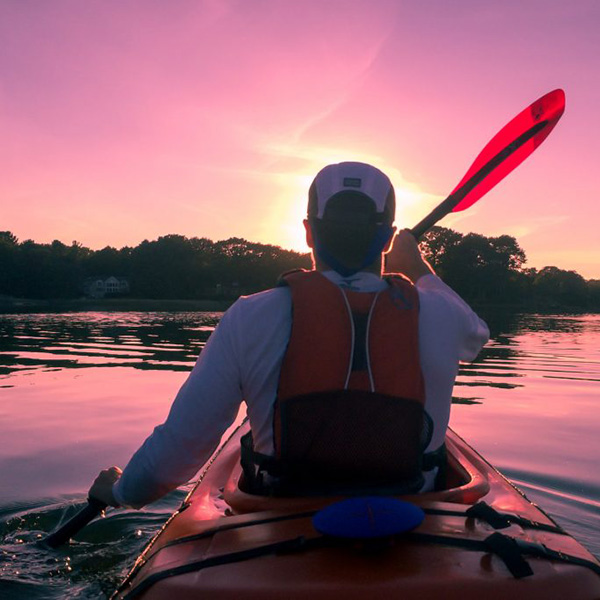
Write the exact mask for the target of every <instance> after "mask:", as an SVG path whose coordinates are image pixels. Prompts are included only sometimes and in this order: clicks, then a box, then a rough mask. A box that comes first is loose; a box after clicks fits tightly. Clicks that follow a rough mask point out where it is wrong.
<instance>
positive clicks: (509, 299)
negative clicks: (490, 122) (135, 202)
mask: <svg viewBox="0 0 600 600" xmlns="http://www.w3.org/2000/svg"><path fill="white" fill-rule="evenodd" d="M421 247H422V249H423V250H424V252H425V255H426V257H427V259H428V260H429V261H430V262H431V264H432V265H433V266H434V268H435V270H436V271H437V272H438V274H439V275H440V276H441V277H442V278H443V279H444V280H445V281H446V282H447V283H448V284H449V285H450V286H451V287H452V288H454V289H455V290H456V291H457V292H458V293H459V294H461V295H462V296H463V297H464V298H465V299H467V300H468V301H470V302H472V303H475V304H516V305H521V306H525V307H531V308H535V309H545V308H548V309H554V308H559V309H560V308H571V307H572V308H581V309H591V310H598V309H599V308H600V281H599V280H590V281H586V280H585V279H584V278H583V277H582V276H581V275H579V274H578V273H576V272H575V271H565V270H562V269H559V268H557V267H554V266H549V267H544V268H543V269H541V270H539V271H538V270H537V269H531V268H526V267H525V263H526V256H525V252H524V251H523V249H522V248H521V247H520V246H519V244H518V242H517V240H516V239H515V238H514V237H511V236H509V235H502V236H500V237H485V236H483V235H479V234H475V233H470V234H467V235H463V234H461V233H458V232H456V231H453V230H452V229H447V228H445V227H434V228H433V229H432V230H431V231H429V232H428V233H427V234H426V236H425V238H424V240H423V241H422V245H421ZM310 264H311V261H310V256H309V255H308V254H301V253H298V252H293V251H290V250H285V249H282V248H280V247H278V246H271V245H268V244H258V243H253V242H249V241H247V240H244V239H241V238H230V239H228V240H223V241H218V242H213V241H212V240H209V239H207V238H186V237H184V236H182V235H174V234H173V235H166V236H163V237H160V238H158V239H157V240H154V241H148V240H144V241H143V242H142V243H141V244H139V245H138V246H136V247H133V248H132V247H124V248H121V249H120V250H118V249H116V248H112V247H109V246H107V247H106V248H103V249H102V250H90V249H89V248H86V247H84V246H82V245H81V244H79V243H77V242H73V243H72V244H71V245H70V246H67V245H65V244H63V243H62V242H59V241H56V240H55V241H54V242H52V243H51V244H38V243H35V242H33V241H31V240H26V241H24V242H19V241H18V240H17V238H16V237H15V236H14V235H13V234H12V233H10V232H7V231H5V232H0V295H3V296H11V297H17V298H30V299H62V298H65V299H66V298H77V297H81V296H82V295H83V289H84V283H85V281H86V280H88V279H89V278H102V277H109V276H116V277H121V278H126V279H127V280H128V282H129V295H130V296H131V297H133V298H155V299H201V298H215V297H222V298H233V297H236V296H238V295H240V294H249V293H253V292H256V291H260V290H264V289H267V288H269V287H272V286H273V285H274V284H275V283H276V281H277V278H278V276H279V275H280V274H281V273H283V272H285V271H288V270H290V269H295V268H300V267H302V268H310Z"/></svg>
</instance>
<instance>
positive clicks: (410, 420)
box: [281, 390, 432, 491]
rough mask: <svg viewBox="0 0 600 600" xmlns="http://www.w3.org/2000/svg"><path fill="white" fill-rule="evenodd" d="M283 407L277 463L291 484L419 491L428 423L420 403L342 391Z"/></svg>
mask: <svg viewBox="0 0 600 600" xmlns="http://www.w3.org/2000/svg"><path fill="white" fill-rule="evenodd" d="M281 409H282V415H281V416H282V419H281V420H282V423H284V424H286V426H285V429H284V430H282V432H281V460H282V463H283V464H284V465H285V468H284V471H285V472H286V473H287V475H288V477H289V479H290V480H291V481H293V482H294V484H295V486H298V487H305V488H311V487H312V488H314V489H319V488H320V489H324V488H360V487H362V488H365V487H371V486H386V485H401V484H403V483H405V484H406V485H407V486H408V487H407V491H417V490H416V489H415V490H413V489H412V488H413V487H416V488H417V489H418V488H419V487H420V483H421V482H422V474H421V468H422V454H423V451H424V449H425V448H426V446H427V445H428V443H429V441H430V439H431V434H432V422H431V419H430V417H429V416H428V415H427V414H426V413H425V411H424V410H423V407H422V405H421V404H420V403H419V402H416V401H413V400H406V399H400V398H393V397H390V396H384V395H382V394H374V393H372V392H366V391H358V390H340V391H331V392H319V393H314V394H307V395H305V396H298V397H296V398H290V399H288V400H286V402H285V403H282V407H281ZM284 412H285V414H284ZM286 478H287V477H286Z"/></svg>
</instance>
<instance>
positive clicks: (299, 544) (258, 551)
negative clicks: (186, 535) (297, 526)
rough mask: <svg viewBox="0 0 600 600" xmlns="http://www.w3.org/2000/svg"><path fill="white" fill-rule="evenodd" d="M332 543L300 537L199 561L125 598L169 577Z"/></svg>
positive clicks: (156, 577)
mask: <svg viewBox="0 0 600 600" xmlns="http://www.w3.org/2000/svg"><path fill="white" fill-rule="evenodd" d="M331 543H332V542H331V541H330V540H329V539H328V538H325V537H317V538H311V539H306V538H305V537H304V536H299V537H296V538H292V539H289V540H284V541H282V542H276V543H274V544H266V545H264V546H257V547H255V548H250V549H248V550H242V551H240V552H232V553H230V554H223V555H221V556H213V557H211V558H205V559H203V560H198V561H195V562H191V563H187V564H185V565H179V566H178V567H173V568H171V569H165V570H164V571H158V572H156V573H153V574H152V575H149V576H148V577H146V578H145V579H144V580H142V582H141V583H140V584H138V585H137V586H135V587H134V588H133V589H131V590H130V591H129V592H127V593H126V594H125V596H123V598H124V600H130V599H131V598H137V597H138V596H139V595H140V594H141V593H143V592H145V591H146V590H147V589H148V588H149V587H151V586H152V585H154V584H155V583H156V582H158V581H161V580H163V579H167V578H169V577H175V576H176V575H183V574H185V573H192V572H196V571H201V570H202V569H207V568H209V567H218V566H221V565H227V564H231V563H236V562H242V561H246V560H251V559H253V558H259V557H261V556H268V555H269V554H288V553H293V552H299V551H302V550H309V549H314V548H322V547H325V546H328V545H331Z"/></svg>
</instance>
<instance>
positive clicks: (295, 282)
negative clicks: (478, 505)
mask: <svg viewBox="0 0 600 600" xmlns="http://www.w3.org/2000/svg"><path fill="white" fill-rule="evenodd" d="M394 216H395V196H394V188H393V186H392V183H391V181H390V180H389V178H388V177H387V176H386V175H385V174H384V173H382V172H381V171H380V170H379V169H376V168H375V167H373V166H371V165H367V164H364V163H356V162H346V163H340V164H335V165H329V166H327V167H325V168H324V169H322V170H321V171H320V172H319V173H318V174H317V176H316V178H315V180H314V181H313V183H312V185H311V188H310V190H309V204H308V216H307V219H306V220H305V221H304V226H305V228H306V239H307V243H308V245H309V247H310V248H311V249H312V255H313V263H314V270H313V271H311V272H304V273H292V274H290V275H289V276H287V277H285V278H284V284H285V285H281V286H278V287H276V288H274V289H271V290H268V291H265V292H261V293H258V294H254V295H251V296H248V297H242V298H240V299H239V300H237V301H236V302H235V303H234V304H233V305H232V306H231V308H230V309H229V310H228V311H227V312H226V313H225V314H224V315H223V318H222V319H221V321H220V323H219V325H218V327H217V328H216V329H215V331H214V332H213V333H212V335H211V336H210V338H209V340H208V342H207V344H206V346H205V348H204V349H203V351H202V353H201V354H200V357H199V358H198V361H197V362H196V365H195V366H194V368H193V370H192V372H191V373H190V375H189V377H188V379H187V381H186V382H185V383H184V385H183V386H182V388H181V389H180V391H179V393H178V394H177V397H176V398H175V401H174V402H173V405H172V407H171V410H170V412H169V415H168V417H167V419H166V421H165V422H164V423H163V424H162V425H159V426H158V427H156V428H155V429H154V432H153V433H152V435H150V436H149V437H148V438H147V439H146V441H145V442H144V444H143V445H142V446H141V447H140V449H139V450H138V451H137V452H136V453H135V454H134V455H133V457H132V458H131V460H130V461H129V463H128V465H127V467H126V468H125V470H124V471H123V473H122V474H121V471H120V469H118V468H117V467H112V468H111V469H107V470H104V471H101V473H100V474H99V475H98V477H97V479H96V480H95V482H94V484H93V485H92V487H91V488H90V492H89V493H90V495H91V496H93V497H95V498H98V499H99V500H102V501H104V502H105V503H107V504H109V505H112V506H120V505H121V506H128V507H134V508H139V507H142V506H144V505H146V504H148V503H149V502H152V501H154V500H156V499H158V498H160V497H161V496H163V495H164V494H166V493H167V492H169V491H171V490H173V489H174V488H176V487H177V486H178V485H181V484H182V483H185V482H187V481H188V480H189V479H191V478H192V477H193V476H194V475H195V473H196V472H197V471H198V469H199V468H200V467H201V466H202V465H203V464H204V462H205V461H206V460H207V459H208V458H209V457H210V455H211V454H212V452H213V451H214V450H215V448H216V446H217V444H218V443H219V441H220V439H221V436H222V435H223V433H224V432H225V430H226V429H227V428H228V427H229V426H230V425H231V424H232V423H233V421H234V419H235V418H236V415H237V414H238V410H239V407H240V404H241V402H242V401H245V403H246V405H247V413H248V417H249V420H250V425H251V429H252V434H253V444H252V443H251V442H250V440H246V446H247V447H246V451H245V456H246V458H245V461H246V465H245V472H246V473H247V476H248V477H247V478H248V485H250V486H254V487H255V486H257V485H262V486H265V489H266V492H267V493H268V492H269V486H272V487H271V489H272V490H275V491H277V485H278V483H279V479H281V480H286V481H288V482H289V481H290V477H289V475H290V473H288V472H278V469H281V468H283V470H284V471H286V469H287V470H290V471H293V477H292V478H291V479H292V481H293V480H294V478H295V477H297V476H298V477H300V478H302V477H306V476H307V473H309V475H308V478H309V479H310V473H312V472H313V471H314V470H315V465H316V466H317V469H316V470H317V471H318V470H319V468H318V467H319V465H320V466H322V467H323V469H322V472H321V473H318V472H317V473H316V480H319V477H320V478H321V479H320V481H321V483H325V482H326V481H327V480H328V478H331V479H332V480H336V478H337V479H339V481H338V483H341V484H342V488H343V484H344V482H346V483H348V482H349V481H350V479H352V477H353V475H355V476H356V478H358V479H360V478H363V479H365V481H366V483H367V484H368V485H373V484H377V482H378V481H379V480H381V481H382V482H385V483H387V484H390V483H393V481H391V477H392V476H393V473H394V472H396V471H394V469H397V470H399V471H406V474H407V476H408V478H409V480H410V478H411V477H413V476H414V475H415V469H417V470H418V473H417V475H418V478H417V479H418V483H415V482H416V481H417V479H415V481H413V482H412V484H414V485H416V486H417V487H418V489H412V488H411V489H410V490H409V491H419V490H420V491H425V490H428V489H432V488H433V486H434V480H435V476H436V473H437V472H438V469H437V465H438V464H442V463H441V461H442V460H443V456H442V453H441V451H442V449H443V442H444V437H445V433H446V428H447V425H448V420H449V415H450V404H451V397H452V388H453V385H454V380H455V377H456V374H457V372H458V364H459V361H470V360H473V359H474V358H475V357H476V356H477V354H478V353H479V351H480V350H481V348H482V347H483V345H484V344H485V343H486V341H487V340H488V337H489V331H488V328H487V326H486V324H485V323H484V322H483V321H482V320H481V319H480V318H479V317H478V316H477V315H476V314H475V313H474V312H473V311H472V310H471V309H470V308H469V306H468V305H467V304H466V303H465V302H464V301H463V300H462V299H461V298H460V297H459V296H458V295H457V294H456V293H455V292H454V291H452V290H451V289H450V288H449V287H448V286H447V285H445V284H444V283H443V282H442V281H441V280H440V278H439V277H437V276H436V275H435V273H434V271H433V269H432V268H431V266H430V265H429V264H428V263H427V262H426V261H425V260H424V258H423V257H422V255H421V253H420V251H419V248H418V245H417V243H416V241H415V239H414V238H413V237H412V235H411V234H410V232H409V231H408V230H402V231H400V232H399V233H397V234H396V228H395V227H393V221H394ZM390 247H391V250H390ZM386 252H387V264H386V271H387V272H388V273H397V274H401V275H400V276H397V277H395V278H392V279H386V278H384V277H383V276H382V270H383V269H382V265H383V256H384V253H386ZM324 392H328V393H327V394H324ZM330 392H334V393H333V394H332V393H330ZM367 408H369V409H371V413H365V412H364V411H365V410H366V409H367ZM323 411H325V412H326V413H327V414H325V413H324V412H323ZM367 414H369V415H373V418H370V417H366V416H365V415H367ZM290 431H291V433H290ZM379 432H380V433H379ZM306 436H309V437H310V436H312V437H310V440H308V441H307V439H306ZM352 440H356V443H355V445H354V446H353V442H352ZM402 452H404V453H407V456H400V457H398V454H400V453H402ZM408 455H410V456H408ZM268 457H274V459H273V461H272V462H271V464H269V458H268ZM424 457H425V458H424ZM304 459H306V460H305V463H306V464H307V465H308V469H307V470H306V469H305V470H303V469H302V465H303V460H304ZM428 459H429V460H428ZM427 463H429V464H427ZM282 465H283V467H282ZM421 469H423V472H421ZM370 472H373V473H374V475H373V476H372V477H370V476H369V474H368V473H370ZM257 473H258V475H259V476H260V477H255V475H256V474H257ZM340 474H341V475H340ZM390 474H392V476H391V475H390ZM338 475H339V477H338ZM251 479H252V480H253V481H250V480H251ZM403 483H406V482H403ZM408 483H411V482H410V481H409V482H408ZM412 484H411V485H412ZM392 487H393V486H392ZM408 489H409V488H407V490H408Z"/></svg>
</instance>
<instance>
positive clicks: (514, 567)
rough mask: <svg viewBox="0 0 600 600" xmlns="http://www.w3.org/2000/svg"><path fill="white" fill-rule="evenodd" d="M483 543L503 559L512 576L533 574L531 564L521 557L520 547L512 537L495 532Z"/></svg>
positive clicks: (517, 577) (518, 577)
mask: <svg viewBox="0 0 600 600" xmlns="http://www.w3.org/2000/svg"><path fill="white" fill-rule="evenodd" d="M485 543H486V544H487V545H488V546H489V548H490V550H491V551H492V552H494V553H495V554H497V555H498V556H499V557H500V558H501V559H502V560H503V561H504V564H505V565H506V568H507V569H508V570H509V571H510V573H511V575H512V576H513V577H515V578H516V579H521V578H522V577H529V576H530V575H533V569H532V568H531V565H530V564H529V563H528V562H527V561H526V560H525V559H524V558H523V555H522V553H521V549H520V548H519V546H518V545H517V543H516V541H515V540H514V538H511V537H509V536H507V535H504V534H502V533H498V532H496V533H492V535H490V536H489V537H487V538H486V539H485Z"/></svg>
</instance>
